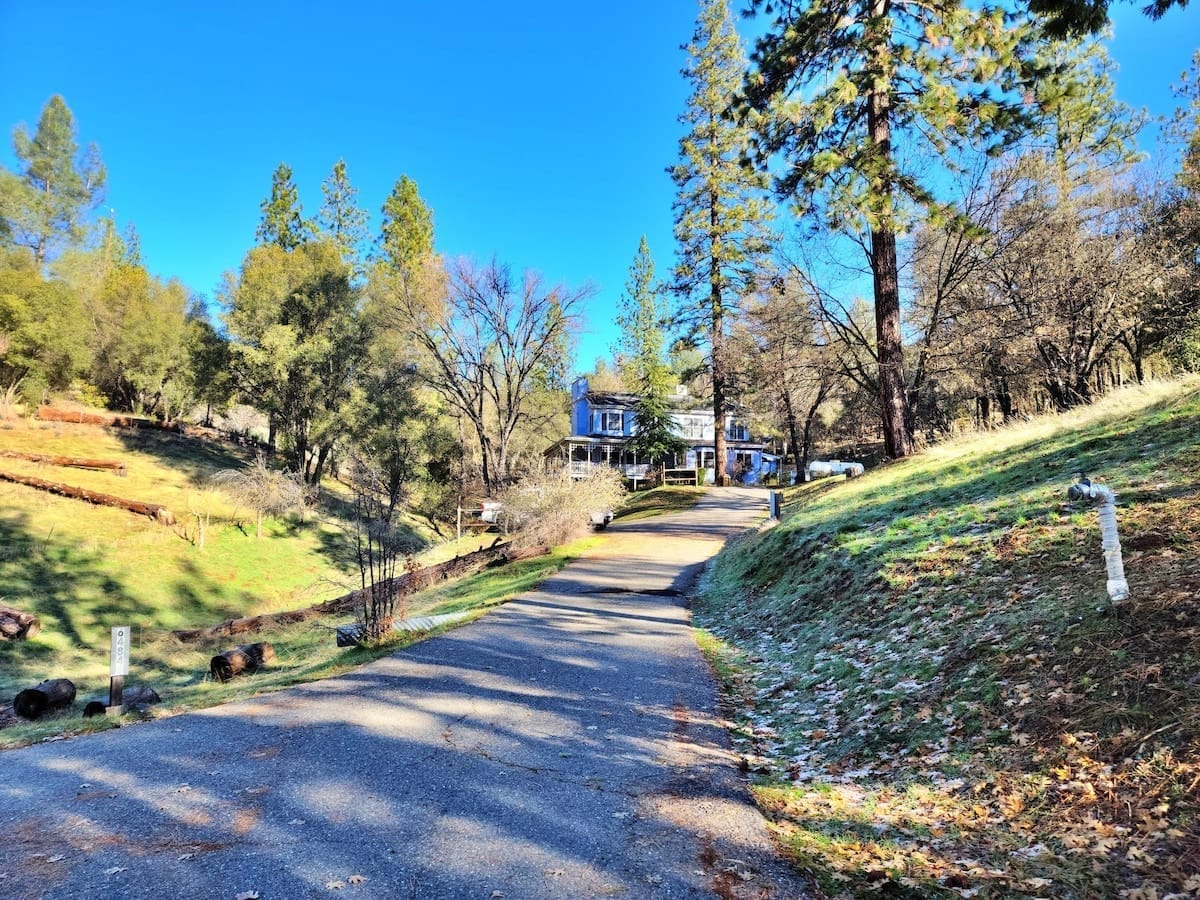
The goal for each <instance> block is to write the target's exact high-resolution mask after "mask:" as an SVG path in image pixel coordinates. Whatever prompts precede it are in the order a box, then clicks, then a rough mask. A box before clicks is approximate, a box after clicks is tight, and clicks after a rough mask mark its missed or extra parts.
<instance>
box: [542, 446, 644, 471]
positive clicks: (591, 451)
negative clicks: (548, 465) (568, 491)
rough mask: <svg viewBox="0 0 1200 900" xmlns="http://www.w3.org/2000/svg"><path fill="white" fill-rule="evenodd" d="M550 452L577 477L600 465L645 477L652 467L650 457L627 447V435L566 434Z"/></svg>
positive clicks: (550, 456)
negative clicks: (625, 437) (640, 457)
mask: <svg viewBox="0 0 1200 900" xmlns="http://www.w3.org/2000/svg"><path fill="white" fill-rule="evenodd" d="M546 456H547V457H548V458H550V459H559V460H561V461H562V462H564V463H565V464H566V465H567V467H568V468H569V469H570V472H571V475H572V476H573V477H575V478H586V477H587V476H588V475H589V474H591V472H592V470H593V469H595V468H597V467H599V466H608V467H610V468H613V469H616V470H617V471H618V472H620V473H621V474H622V475H624V476H625V477H626V478H630V479H633V480H634V481H640V480H643V479H645V478H646V477H647V476H648V475H649V474H650V471H651V465H650V462H649V460H646V459H639V458H638V456H637V454H636V453H631V452H630V451H628V450H626V449H625V439H623V438H594V437H584V436H575V437H569V438H563V439H562V440H561V441H559V442H558V443H557V444H555V445H554V446H552V447H551V448H550V449H549V450H547V451H546Z"/></svg>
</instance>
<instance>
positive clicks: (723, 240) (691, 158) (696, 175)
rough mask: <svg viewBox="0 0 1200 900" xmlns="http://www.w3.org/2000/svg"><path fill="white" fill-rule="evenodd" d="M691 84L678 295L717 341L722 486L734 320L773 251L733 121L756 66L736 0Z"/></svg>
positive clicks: (694, 65) (707, 43)
mask: <svg viewBox="0 0 1200 900" xmlns="http://www.w3.org/2000/svg"><path fill="white" fill-rule="evenodd" d="M687 52H688V57H689V62H688V65H687V67H686V68H685V69H684V71H683V74H684V77H685V78H687V80H688V81H689V82H691V84H692V93H691V96H690V97H689V98H688V105H687V111H686V112H685V113H684V114H683V115H682V116H681V117H680V122H681V123H682V124H683V125H684V126H685V127H686V128H687V133H686V134H685V135H684V136H683V138H682V139H681V140H680V142H679V152H680V157H681V159H680V162H679V163H678V164H677V165H675V166H674V167H673V168H672V169H671V177H672V179H673V180H674V182H675V184H676V186H677V188H678V195H677V200H676V202H675V239H676V241H677V242H678V245H679V246H678V264H677V265H676V267H675V273H674V274H675V278H674V288H675V290H676V292H677V294H678V295H679V297H680V298H681V303H682V309H681V316H680V319H681V321H682V322H688V323H690V324H692V325H693V327H695V328H696V329H697V331H699V332H700V333H702V334H703V335H705V336H706V337H707V340H708V344H709V366H710V371H711V376H712V392H713V397H712V402H713V416H714V422H715V428H714V434H715V437H716V440H715V447H714V449H715V451H716V460H715V464H716V468H717V478H718V482H719V483H720V482H723V481H724V476H725V469H726V465H727V459H726V456H727V452H726V440H725V428H724V424H725V417H726V412H727V408H728V402H729V401H728V396H727V394H728V390H729V361H728V360H727V359H726V352H725V338H726V330H727V323H726V319H727V317H729V316H730V314H731V313H732V312H734V311H735V310H736V309H737V305H738V301H739V298H740V296H741V294H743V293H744V292H745V291H746V290H747V288H748V287H749V285H750V283H751V282H752V280H753V276H754V269H755V264H756V262H757V260H758V259H759V258H761V257H762V256H763V255H764V254H765V253H766V252H767V251H768V250H769V249H770V242H771V235H770V233H769V231H768V229H767V226H766V223H767V221H768V220H769V218H770V212H769V205H768V203H767V201H766V199H765V197H764V196H763V189H764V188H765V186H766V178H765V176H763V175H762V174H760V173H758V172H755V171H753V170H751V169H749V168H747V167H745V166H743V165H742V158H743V157H744V156H745V155H746V154H747V152H748V151H749V148H750V140H751V133H750V130H749V129H748V128H747V127H745V126H744V125H743V124H741V123H740V122H737V121H735V120H734V119H732V118H731V117H729V116H728V115H727V113H728V110H729V107H730V104H731V102H732V100H733V99H734V96H735V94H736V92H737V90H738V89H739V87H740V86H741V84H742V81H743V78H744V77H745V72H746V59H745V54H744V52H743V50H742V45H741V42H740V40H739V38H738V34H737V30H736V29H735V28H734V23H733V16H732V15H731V13H730V10H729V3H728V2H727V0H705V2H704V4H703V6H702V7H701V10H700V16H699V19H698V20H697V23H696V30H695V32H694V34H693V37H692V42H691V44H689V45H688V47H687Z"/></svg>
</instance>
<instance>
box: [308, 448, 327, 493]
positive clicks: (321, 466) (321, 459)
mask: <svg viewBox="0 0 1200 900" xmlns="http://www.w3.org/2000/svg"><path fill="white" fill-rule="evenodd" d="M329 449H330V445H329V444H322V445H321V449H320V450H318V451H317V465H316V467H315V468H314V469H313V472H312V476H311V477H310V478H309V481H308V483H309V484H313V485H317V484H320V483H321V473H323V472H324V471H325V461H326V460H328V459H329Z"/></svg>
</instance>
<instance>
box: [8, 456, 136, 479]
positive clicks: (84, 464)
mask: <svg viewBox="0 0 1200 900" xmlns="http://www.w3.org/2000/svg"><path fill="white" fill-rule="evenodd" d="M0 457H3V458H5V459H23V460H27V461H28V462H35V463H44V464H45V465H50V466H63V467H65V468H70V469H95V470H97V471H102V472H116V473H117V474H118V475H120V476H122V477H124V476H125V471H126V469H125V463H123V462H121V461H120V460H118V459H87V458H86V457H78V456H47V455H46V454H44V453H21V452H20V451H18V450H0Z"/></svg>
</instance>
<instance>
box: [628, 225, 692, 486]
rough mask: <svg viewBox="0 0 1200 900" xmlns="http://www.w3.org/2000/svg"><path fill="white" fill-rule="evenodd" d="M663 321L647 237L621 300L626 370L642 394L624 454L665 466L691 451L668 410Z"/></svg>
mask: <svg viewBox="0 0 1200 900" xmlns="http://www.w3.org/2000/svg"><path fill="white" fill-rule="evenodd" d="M662 320H663V314H662V310H660V309H659V299H658V288H657V286H656V285H655V283H654V259H653V258H652V257H651V256H650V246H649V245H648V244H647V243H646V236H645V235H642V240H641V242H640V243H639V244H638V249H637V255H636V256H635V257H634V258H633V265H632V266H631V267H630V269H629V281H628V282H627V283H626V285H625V293H624V294H623V295H622V297H621V300H620V307H619V310H618V313H617V326H618V327H619V328H620V331H621V337H620V347H619V349H620V351H621V352H622V354H623V355H624V357H625V371H626V372H627V373H628V375H629V377H630V379H631V380H632V382H633V384H632V385H630V386H631V387H632V388H633V389H634V391H635V392H636V393H637V395H638V399H637V403H636V404H635V406H634V409H633V422H634V435H633V437H632V438H631V439H630V440H629V441H628V442H627V444H626V449H628V450H630V451H632V452H633V453H635V454H636V455H637V456H639V457H642V458H645V459H648V460H650V462H651V463H661V462H662V461H663V460H664V459H665V458H666V457H668V456H674V455H677V454H680V453H683V452H684V451H685V450H686V449H687V445H686V444H685V443H684V442H683V440H682V439H681V438H679V437H677V436H676V435H675V434H674V431H673V429H672V424H673V423H672V420H671V415H670V412H669V410H668V408H667V391H668V390H669V389H670V387H671V371H670V369H669V368H668V367H667V364H666V362H665V361H664V360H663V351H664V345H665V343H666V339H665V336H664V334H663V328H662Z"/></svg>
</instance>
